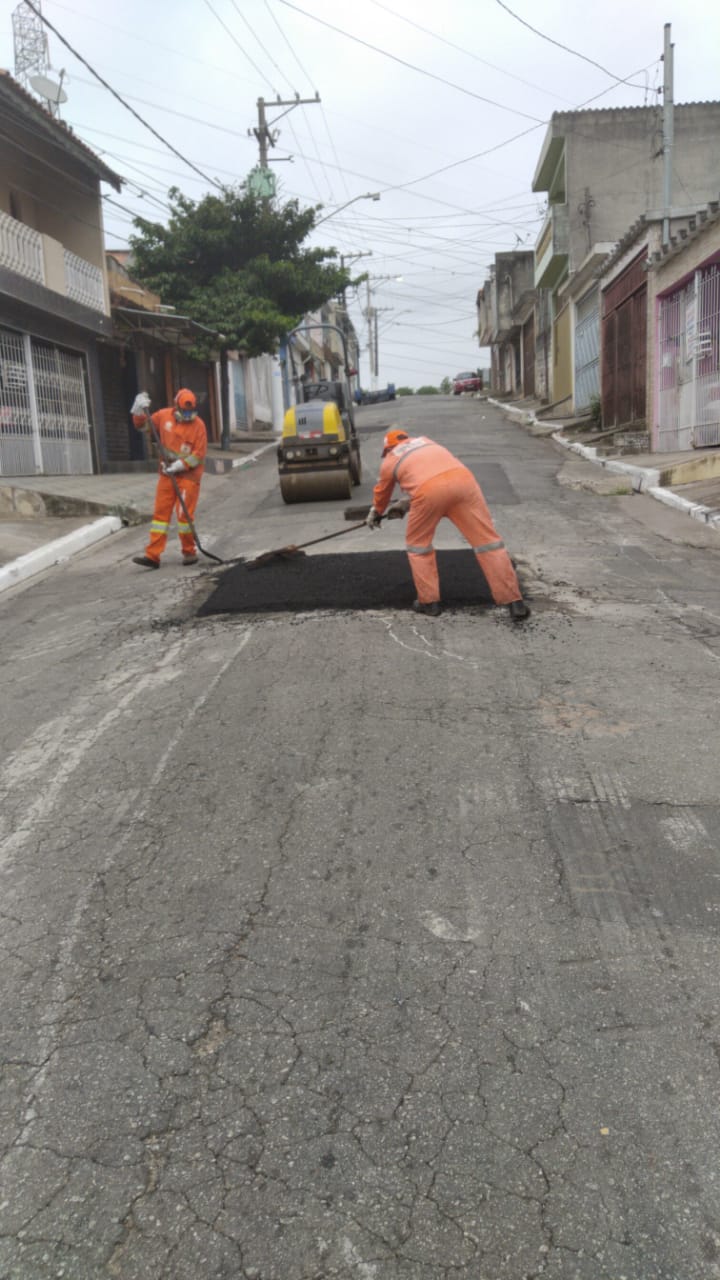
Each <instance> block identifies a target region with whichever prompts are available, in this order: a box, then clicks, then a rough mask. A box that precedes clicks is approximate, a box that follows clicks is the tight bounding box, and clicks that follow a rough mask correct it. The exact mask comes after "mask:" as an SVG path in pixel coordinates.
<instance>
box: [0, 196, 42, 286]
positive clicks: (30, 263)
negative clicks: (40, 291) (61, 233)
mask: <svg viewBox="0 0 720 1280" xmlns="http://www.w3.org/2000/svg"><path fill="white" fill-rule="evenodd" d="M0 266H2V267H9V269H10V270H11V271H17V273H18V275H21V276H25V277H26V278H27V279H28V280H35V281H37V283H38V284H44V283H45V261H44V256H43V245H42V236H41V235H40V232H39V231H34V230H33V228H32V227H26V226H25V223H24V222H18V221H17V219H16V218H11V217H10V215H9V214H7V213H2V212H0Z"/></svg>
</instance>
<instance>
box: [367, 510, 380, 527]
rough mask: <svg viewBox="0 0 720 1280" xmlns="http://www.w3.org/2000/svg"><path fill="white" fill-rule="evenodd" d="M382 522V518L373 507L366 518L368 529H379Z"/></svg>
mask: <svg viewBox="0 0 720 1280" xmlns="http://www.w3.org/2000/svg"><path fill="white" fill-rule="evenodd" d="M381 522H382V516H381V515H380V514H379V513H378V512H377V511H376V510H375V508H374V507H371V508H370V510H369V511H368V513H367V515H366V517H365V523H366V525H367V527H368V529H379V528H380V524H381Z"/></svg>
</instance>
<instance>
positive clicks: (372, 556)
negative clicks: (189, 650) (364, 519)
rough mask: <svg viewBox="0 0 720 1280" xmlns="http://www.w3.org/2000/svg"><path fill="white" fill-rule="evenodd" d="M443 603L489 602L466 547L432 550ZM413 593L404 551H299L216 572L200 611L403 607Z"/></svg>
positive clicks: (486, 592)
mask: <svg viewBox="0 0 720 1280" xmlns="http://www.w3.org/2000/svg"><path fill="white" fill-rule="evenodd" d="M437 557H438V569H439V572H440V587H441V591H442V598H443V601H444V603H445V604H447V605H452V606H455V607H457V606H463V605H464V606H468V605H478V604H484V605H488V604H492V597H491V595H490V591H489V589H488V585H487V582H486V581H485V577H484V575H483V574H482V572H481V570H480V568H479V566H478V563H477V561H476V560H475V557H474V556H473V554H472V552H470V551H462V550H461V551H438V553H437ZM414 598H415V590H414V587H413V583H412V578H411V576H410V569H409V567H408V561H407V556H406V555H405V552H404V551H377V552H372V551H369V552H367V553H363V552H356V553H354V554H350V555H347V554H338V555H312V553H310V554H308V555H306V556H301V557H299V558H298V559H297V560H280V561H277V562H274V563H272V564H269V565H266V566H265V567H264V568H262V569H254V570H249V569H247V568H246V567H245V565H244V564H239V565H232V566H230V567H229V568H227V569H224V570H222V571H221V573H220V576H219V578H218V581H217V585H216V586H215V589H214V591H213V592H212V594H211V595H210V597H209V598H208V599H207V600H206V601H205V603H204V604H203V605H201V606H200V608H199V610H198V613H199V615H200V616H203V615H206V614H212V613H301V612H307V611H309V610H313V609H409V608H410V607H411V606H412V602H413V600H414Z"/></svg>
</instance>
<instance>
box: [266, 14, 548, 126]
mask: <svg viewBox="0 0 720 1280" xmlns="http://www.w3.org/2000/svg"><path fill="white" fill-rule="evenodd" d="M266 2H267V0H266ZM371 3H372V4H374V5H377V7H378V9H384V10H385V12H386V13H390V14H392V16H393V18H398V19H399V21H400V22H407V24H408V26H410V27H415V30H416V31H422V32H423V34H424V35H426V36H431V37H432V39H433V40H439V41H440V43H441V44H445V45H447V47H448V48H449V49H455V50H456V51H457V52H458V53H464V54H466V55H467V57H468V58H474V59H475V61H476V62H480V63H482V65H483V66H484V67H490V68H491V69H492V70H493V71H499V72H500V75H502V76H509V78H510V79H511V80H517V82H518V84H524V85H525V86H526V87H527V88H528V89H535V90H536V91H537V92H538V93H543V94H545V95H546V96H547V97H549V98H558V97H559V95H558V94H557V93H555V91H554V90H553V89H543V88H542V87H541V85H539V84H533V82H532V80H523V78H522V76H516V75H515V74H514V73H513V72H512V71H506V70H505V68H504V67H499V66H498V65H497V63H495V62H488V60H487V58H481V57H480V55H479V53H473V51H472V49H464V48H463V46H462V45H461V44H455V43H454V42H453V41H452V40H447V39H446V38H445V36H441V35H440V34H439V33H438V32H437V31H430V29H429V28H428V27H423V26H421V25H420V23H419V22H415V21H414V20H413V19H412V18H408V17H406V16H405V14H404V13H398V12H397V10H396V9H391V8H390V6H389V5H387V4H383V3H382V0H371ZM562 101H563V102H568V103H569V102H570V99H569V98H563V99H562Z"/></svg>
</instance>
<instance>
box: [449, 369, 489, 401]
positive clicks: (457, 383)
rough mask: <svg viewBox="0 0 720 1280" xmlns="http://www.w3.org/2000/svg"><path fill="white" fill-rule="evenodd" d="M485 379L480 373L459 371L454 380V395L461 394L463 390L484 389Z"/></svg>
mask: <svg viewBox="0 0 720 1280" xmlns="http://www.w3.org/2000/svg"><path fill="white" fill-rule="evenodd" d="M482 389H483V380H482V376H481V375H480V374H479V373H458V374H456V375H455V378H454V380H453V395H454V396H461V395H462V393H463V391H482Z"/></svg>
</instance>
